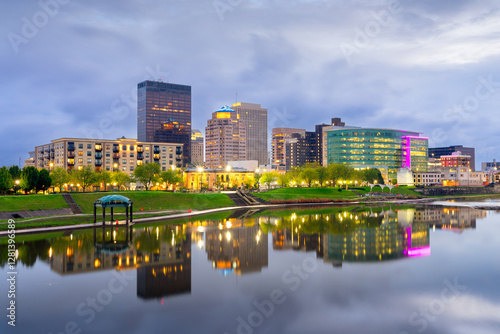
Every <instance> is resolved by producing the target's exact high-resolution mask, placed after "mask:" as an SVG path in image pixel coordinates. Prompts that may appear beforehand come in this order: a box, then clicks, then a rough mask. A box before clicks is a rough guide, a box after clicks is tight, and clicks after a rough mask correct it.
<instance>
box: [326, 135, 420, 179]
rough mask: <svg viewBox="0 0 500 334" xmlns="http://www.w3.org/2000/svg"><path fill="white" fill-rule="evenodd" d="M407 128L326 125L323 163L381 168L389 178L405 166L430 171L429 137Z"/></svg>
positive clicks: (384, 175)
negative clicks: (428, 162)
mask: <svg viewBox="0 0 500 334" xmlns="http://www.w3.org/2000/svg"><path fill="white" fill-rule="evenodd" d="M420 135H421V134H420V133H418V132H410V131H403V130H392V129H379V128H360V127H353V126H343V127H339V126H331V127H326V128H324V133H323V165H324V166H326V165H329V164H333V163H337V164H343V165H348V166H351V167H353V168H355V169H365V168H377V169H379V170H380V171H381V173H382V176H383V177H384V179H385V181H386V182H387V181H389V180H391V179H393V178H396V176H397V171H398V169H399V168H401V167H407V168H409V169H410V170H411V171H417V172H418V171H427V170H428V166H427V160H428V157H427V148H428V138H426V137H421V136H420Z"/></svg>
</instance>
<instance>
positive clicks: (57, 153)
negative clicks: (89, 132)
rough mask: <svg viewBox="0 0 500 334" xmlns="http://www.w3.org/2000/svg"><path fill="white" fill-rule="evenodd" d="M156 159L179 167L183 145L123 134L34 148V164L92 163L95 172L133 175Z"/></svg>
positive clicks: (73, 165) (68, 166) (163, 164)
mask: <svg viewBox="0 0 500 334" xmlns="http://www.w3.org/2000/svg"><path fill="white" fill-rule="evenodd" d="M150 162H155V163H158V164H159V165H160V166H161V169H162V170H167V169H168V168H177V167H181V164H182V144H176V143H154V142H140V141H137V140H136V139H128V138H125V137H122V138H118V139H116V140H106V139H82V138H60V139H55V140H52V141H51V143H50V144H46V145H40V146H36V147H35V154H34V158H33V166H35V167H36V168H44V169H47V170H51V169H53V168H56V167H62V168H64V169H67V170H73V169H82V168H83V167H85V166H92V167H93V168H95V170H96V171H102V170H107V171H123V172H125V173H127V174H129V175H131V174H133V172H134V169H135V167H136V166H138V165H141V164H143V163H150Z"/></svg>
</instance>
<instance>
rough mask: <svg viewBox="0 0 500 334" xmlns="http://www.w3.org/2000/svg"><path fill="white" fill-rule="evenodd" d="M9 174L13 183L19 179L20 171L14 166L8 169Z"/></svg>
mask: <svg viewBox="0 0 500 334" xmlns="http://www.w3.org/2000/svg"><path fill="white" fill-rule="evenodd" d="M9 173H10V175H11V176H12V179H13V180H14V181H15V180H19V179H21V170H20V169H19V167H17V166H16V165H12V166H10V167H9Z"/></svg>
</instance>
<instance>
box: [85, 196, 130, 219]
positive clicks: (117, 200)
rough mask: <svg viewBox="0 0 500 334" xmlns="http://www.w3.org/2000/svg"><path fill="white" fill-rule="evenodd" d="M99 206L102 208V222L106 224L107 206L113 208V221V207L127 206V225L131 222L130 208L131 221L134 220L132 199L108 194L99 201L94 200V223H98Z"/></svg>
mask: <svg viewBox="0 0 500 334" xmlns="http://www.w3.org/2000/svg"><path fill="white" fill-rule="evenodd" d="M97 207H101V208H102V224H103V225H105V224H106V208H108V207H109V208H111V221H113V208H125V216H126V222H127V225H128V223H129V221H128V216H129V210H130V222H131V223H132V222H133V217H132V208H133V203H132V201H131V200H130V199H129V198H127V197H125V196H121V195H108V196H104V197H101V198H99V199H98V200H97V201H95V202H94V224H95V223H96V221H97V219H96V212H97Z"/></svg>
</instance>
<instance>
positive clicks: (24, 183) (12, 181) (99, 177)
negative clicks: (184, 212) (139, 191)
mask: <svg viewBox="0 0 500 334" xmlns="http://www.w3.org/2000/svg"><path fill="white" fill-rule="evenodd" d="M133 182H140V183H142V184H143V185H144V187H145V188H146V190H148V189H149V188H150V187H151V186H153V185H154V184H156V183H166V185H167V188H168V187H169V186H170V185H175V184H177V183H178V182H182V175H181V171H179V170H172V169H169V170H166V171H161V170H160V165H158V164H156V163H147V164H144V165H139V166H137V167H136V168H135V170H134V173H133V175H132V176H129V175H128V174H127V173H125V172H122V171H113V172H110V171H106V170H104V171H99V172H98V171H95V169H94V168H93V167H92V166H84V167H83V168H82V169H75V170H71V171H68V170H66V169H64V168H62V167H56V168H54V169H53V170H52V171H50V172H49V171H48V170H46V169H40V170H38V169H37V168H35V167H32V166H29V167H25V168H23V169H20V168H19V167H18V166H11V167H2V168H0V193H3V194H5V193H7V192H9V191H11V190H13V191H14V192H17V191H19V190H22V191H23V192H24V193H25V194H27V193H30V192H33V191H34V192H35V193H38V192H40V191H43V192H45V191H47V190H49V188H50V187H56V188H58V189H59V191H62V189H63V188H66V190H67V188H68V185H70V184H73V185H74V186H75V185H77V184H78V185H80V186H81V187H82V188H83V190H84V191H86V190H88V189H89V188H90V187H91V186H100V185H101V184H104V187H105V189H106V190H108V187H109V186H112V185H113V186H114V185H116V186H118V187H120V188H122V187H123V188H125V189H126V188H128V187H129V186H130V184H131V183H133Z"/></svg>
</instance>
